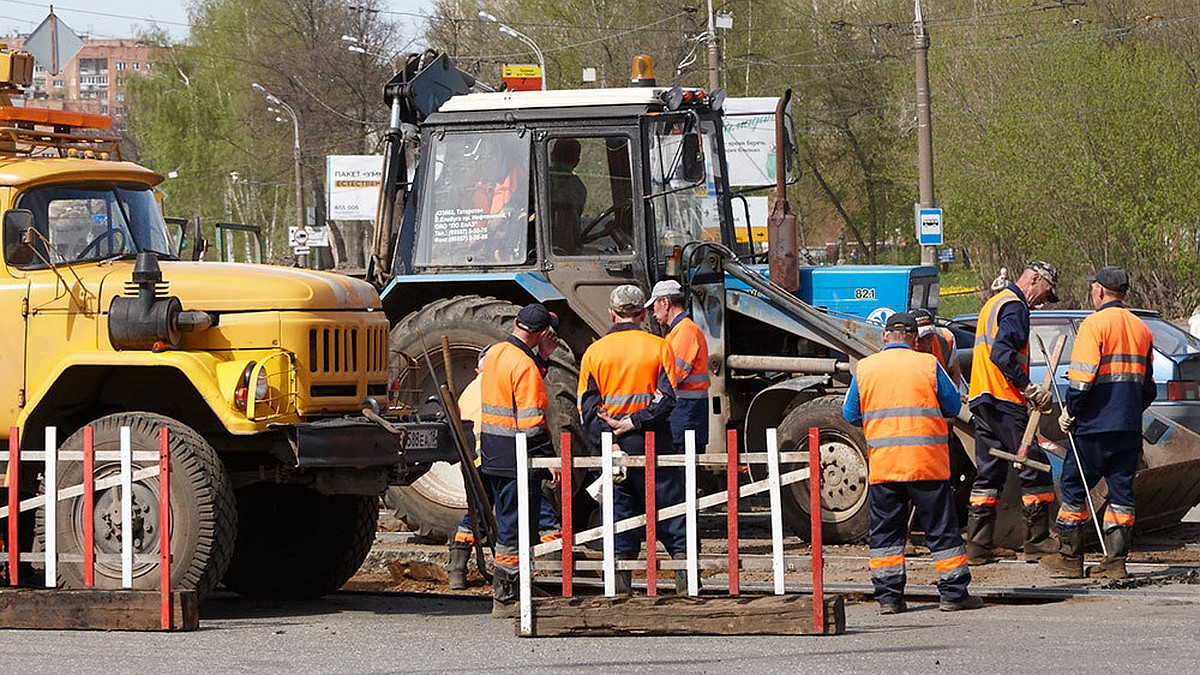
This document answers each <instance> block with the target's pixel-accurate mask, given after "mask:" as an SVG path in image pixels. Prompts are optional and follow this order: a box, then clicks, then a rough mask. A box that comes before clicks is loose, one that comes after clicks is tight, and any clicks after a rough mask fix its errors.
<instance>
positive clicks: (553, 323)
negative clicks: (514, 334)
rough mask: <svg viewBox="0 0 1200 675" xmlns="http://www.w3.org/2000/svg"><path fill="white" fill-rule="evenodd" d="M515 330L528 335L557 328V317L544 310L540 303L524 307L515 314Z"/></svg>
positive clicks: (544, 307)
mask: <svg viewBox="0 0 1200 675" xmlns="http://www.w3.org/2000/svg"><path fill="white" fill-rule="evenodd" d="M517 328H520V329H521V330H525V331H529V332H530V333H537V332H539V331H543V330H546V329H547V328H558V315H557V314H555V313H554V312H551V311H550V310H548V309H546V306H545V305H543V304H542V303H540V302H535V303H532V304H529V305H525V306H524V307H522V308H521V311H519V312H517Z"/></svg>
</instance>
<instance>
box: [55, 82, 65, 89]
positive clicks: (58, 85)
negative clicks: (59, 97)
mask: <svg viewBox="0 0 1200 675" xmlns="http://www.w3.org/2000/svg"><path fill="white" fill-rule="evenodd" d="M62 86H63V81H62V80H55V81H54V88H55V89H62Z"/></svg>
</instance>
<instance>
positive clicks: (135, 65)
mask: <svg viewBox="0 0 1200 675" xmlns="http://www.w3.org/2000/svg"><path fill="white" fill-rule="evenodd" d="M141 65H142V64H140V63H138V62H137V61H134V62H133V69H134V70H140V66H141Z"/></svg>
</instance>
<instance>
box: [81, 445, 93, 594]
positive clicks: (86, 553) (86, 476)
mask: <svg viewBox="0 0 1200 675" xmlns="http://www.w3.org/2000/svg"><path fill="white" fill-rule="evenodd" d="M95 471H96V446H95V436H94V435H93V432H92V428H91V427H90V426H87V427H84V428H83V585H84V586H86V587H88V588H91V587H93V586H95V585H96V521H95V518H94V512H93V509H94V508H95V503H96V482H95V476H94V474H95Z"/></svg>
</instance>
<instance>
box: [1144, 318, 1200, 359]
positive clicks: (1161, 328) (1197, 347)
mask: <svg viewBox="0 0 1200 675" xmlns="http://www.w3.org/2000/svg"><path fill="white" fill-rule="evenodd" d="M1141 319H1142V321H1145V322H1146V326H1148V327H1149V328H1150V333H1151V334H1153V335H1154V347H1155V349H1157V350H1158V351H1160V352H1162V353H1164V354H1196V353H1200V340H1197V339H1196V338H1195V337H1193V336H1192V335H1191V334H1190V333H1188V332H1187V331H1185V330H1183V329H1182V328H1180V327H1179V326H1176V325H1175V324H1173V323H1171V322H1170V321H1167V320H1166V319H1162V318H1158V317H1151V316H1143V317H1141Z"/></svg>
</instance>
